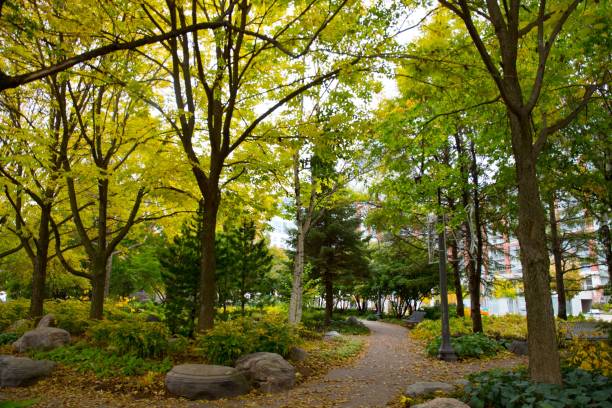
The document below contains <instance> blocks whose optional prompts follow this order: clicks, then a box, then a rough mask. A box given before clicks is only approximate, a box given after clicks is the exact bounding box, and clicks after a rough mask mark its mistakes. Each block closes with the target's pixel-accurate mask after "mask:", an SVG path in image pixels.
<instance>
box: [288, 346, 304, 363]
mask: <svg viewBox="0 0 612 408" xmlns="http://www.w3.org/2000/svg"><path fill="white" fill-rule="evenodd" d="M287 358H289V360H293V361H304V360H306V358H308V352H307V351H306V350H304V349H301V348H299V347H291V349H290V350H289V354H288V355H287Z"/></svg>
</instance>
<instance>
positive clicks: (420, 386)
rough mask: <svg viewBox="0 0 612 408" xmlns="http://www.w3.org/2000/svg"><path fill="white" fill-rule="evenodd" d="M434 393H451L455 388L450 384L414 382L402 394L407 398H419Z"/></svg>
mask: <svg viewBox="0 0 612 408" xmlns="http://www.w3.org/2000/svg"><path fill="white" fill-rule="evenodd" d="M436 391H442V392H453V391H455V386H454V385H452V384H448V383H444V382H439V381H425V382H416V383H414V384H411V385H409V386H408V388H406V391H405V392H404V394H406V395H407V396H409V397H419V396H423V395H428V394H433V393H434V392H436Z"/></svg>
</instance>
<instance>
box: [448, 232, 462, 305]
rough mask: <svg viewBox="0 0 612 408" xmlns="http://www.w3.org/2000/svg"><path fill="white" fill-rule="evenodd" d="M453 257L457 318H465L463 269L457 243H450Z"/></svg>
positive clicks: (453, 241) (452, 241)
mask: <svg viewBox="0 0 612 408" xmlns="http://www.w3.org/2000/svg"><path fill="white" fill-rule="evenodd" d="M450 248H451V256H452V257H453V260H452V264H453V279H454V284H455V294H456V296H457V316H459V317H463V316H465V312H464V310H463V288H462V287H461V268H460V267H459V251H458V250H457V241H455V240H451V241H450Z"/></svg>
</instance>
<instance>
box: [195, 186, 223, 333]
mask: <svg viewBox="0 0 612 408" xmlns="http://www.w3.org/2000/svg"><path fill="white" fill-rule="evenodd" d="M219 204H220V191H219V187H218V183H216V182H215V181H211V182H210V184H209V191H208V194H206V195H205V196H204V214H203V215H204V217H203V225H202V236H201V245H202V261H201V262H202V264H201V271H200V310H199V313H198V331H199V332H204V331H206V330H209V329H212V328H213V326H214V320H215V296H216V293H217V292H216V287H215V271H216V257H215V238H216V226H217V213H218V211H219Z"/></svg>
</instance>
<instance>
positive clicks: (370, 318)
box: [366, 313, 379, 322]
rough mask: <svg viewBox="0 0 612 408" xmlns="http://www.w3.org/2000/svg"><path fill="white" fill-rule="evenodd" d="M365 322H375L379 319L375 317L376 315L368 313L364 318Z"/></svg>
mask: <svg viewBox="0 0 612 408" xmlns="http://www.w3.org/2000/svg"><path fill="white" fill-rule="evenodd" d="M366 320H369V321H372V322H374V321H376V320H379V318H378V315H377V314H375V313H370V314H369V315H367V316H366Z"/></svg>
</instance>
